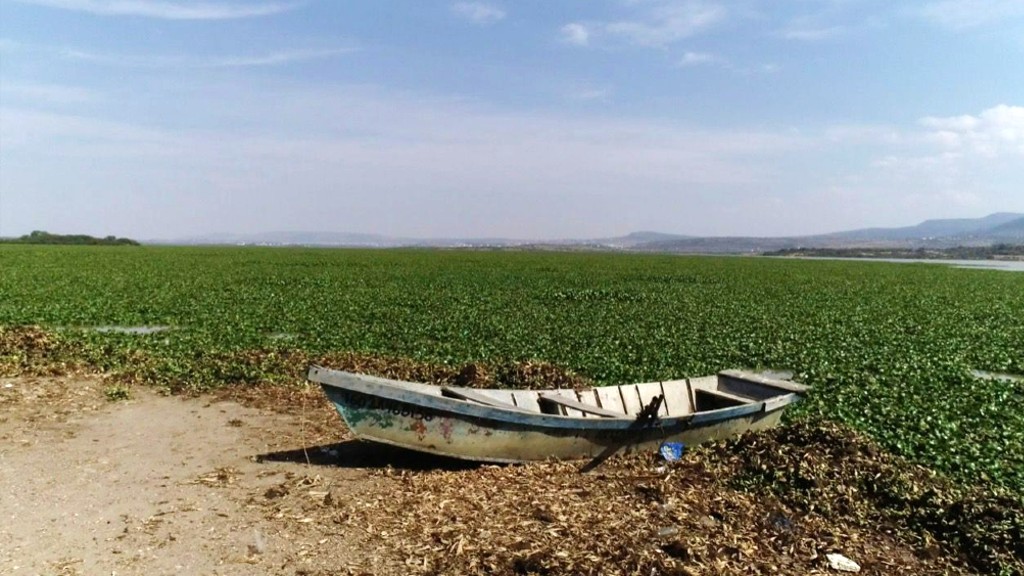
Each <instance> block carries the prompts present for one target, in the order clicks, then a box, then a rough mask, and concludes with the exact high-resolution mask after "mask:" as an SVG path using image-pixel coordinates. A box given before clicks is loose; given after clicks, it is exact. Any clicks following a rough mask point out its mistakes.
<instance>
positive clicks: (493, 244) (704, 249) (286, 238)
mask: <svg viewBox="0 0 1024 576" xmlns="http://www.w3.org/2000/svg"><path fill="white" fill-rule="evenodd" d="M151 243H154V244H191V245H196V244H234V245H240V244H241V245H261V246H339V247H340V246H351V247H375V248H397V247H425V248H426V247H431V248H517V247H518V248H532V249H551V250H625V251H639V252H673V253H720V254H727V253H737V254H738V253H760V252H769V251H775V250H785V249H795V248H934V249H941V248H949V247H954V246H990V245H993V244H998V243H1009V244H1022V243H1024V214H1018V213H1011V212H1000V213H996V214H990V215H988V216H985V217H983V218H956V219H944V220H926V221H924V222H922V223H920V224H917V225H915V226H905V227H900V228H864V229H860V230H849V231H845V232H834V233H831V234H819V235H813V236H789V237H748V236H684V235H678V234H665V233H661V232H634V233H632V234H628V235H626V236H619V237H614V238H594V239H565V240H537V241H530V240H512V239H507V238H430V239H422V238H401V237H393V236H382V235H377V234H352V233H343V232H265V233H260V234H213V235H209V236H200V237H194V238H187V239H180V240H176V241H153V242H151Z"/></svg>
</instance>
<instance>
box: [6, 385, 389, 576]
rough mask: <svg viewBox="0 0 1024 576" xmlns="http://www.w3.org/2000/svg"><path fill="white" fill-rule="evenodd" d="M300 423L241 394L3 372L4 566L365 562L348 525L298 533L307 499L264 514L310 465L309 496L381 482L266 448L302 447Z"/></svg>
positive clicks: (271, 568)
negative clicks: (10, 376)
mask: <svg viewBox="0 0 1024 576" xmlns="http://www.w3.org/2000/svg"><path fill="white" fill-rule="evenodd" d="M301 428H302V426H301V422H299V420H298V417H297V416H289V415H286V414H276V413H273V412H270V411H267V410H260V409H255V408H248V407H245V406H242V405H240V404H238V403H235V402H232V401H211V399H210V398H199V399H182V398H177V397H164V396H160V395H157V394H156V393H154V392H151V391H148V390H144V389H135V390H133V391H132V398H131V399H130V400H127V401H122V402H109V401H107V400H106V399H105V397H104V395H103V384H102V383H101V382H99V381H96V380H70V379H14V380H0V574H5V575H6V574H10V575H19V576H20V575H35V574H67V575H70V574H90V575H91V574H104V575H113V574H118V575H122V574H222V575H230V574H278V573H281V574H302V573H310V574H313V573H318V572H319V570H322V569H328V568H329V569H331V570H343V571H348V570H346V567H353V568H354V567H355V564H357V563H359V564H363V563H364V562H368V561H370V560H368V559H365V558H358V556H357V553H356V550H355V547H354V546H352V545H351V544H355V543H356V542H357V541H358V535H349V534H347V533H346V532H345V528H344V527H342V526H338V527H331V528H330V530H325V531H323V533H322V534H321V536H320V537H316V535H315V534H297V533H295V532H294V531H293V530H292V529H291V527H293V526H299V527H302V520H303V518H301V515H302V514H301V510H294V511H292V510H271V511H270V512H273V513H272V514H271V513H270V512H268V508H267V506H266V502H267V501H270V500H272V499H273V497H274V496H275V493H274V487H275V486H277V485H280V484H282V483H284V482H286V481H287V482H289V483H290V484H292V485H294V484H295V483H296V482H295V478H297V477H302V476H303V475H309V476H310V480H309V482H307V483H308V484H309V486H310V490H309V491H310V492H311V493H312V495H311V496H310V500H311V501H314V500H316V498H317V497H318V496H319V497H320V501H322V498H323V496H322V495H321V494H319V492H318V490H316V489H320V491H323V489H324V485H327V484H332V483H338V482H342V483H344V484H345V485H346V486H349V487H351V488H352V489H357V488H358V485H359V483H360V482H372V479H370V478H368V475H367V473H366V472H365V471H364V470H360V469H354V468H332V469H331V470H330V476H331V479H330V480H329V481H328V480H324V479H322V478H320V477H319V476H318V475H319V473H320V472H322V471H323V470H324V468H323V467H316V469H310V468H309V467H308V466H306V464H305V462H297V461H289V459H288V458H271V459H270V460H263V459H261V458H260V455H267V454H271V455H272V454H274V453H276V452H281V451H289V450H292V451H294V450H296V449H299V450H298V451H299V452H301V448H302V446H304V444H303V443H302V440H301V439H300V438H297V437H296V434H297V433H298V432H299V431H300V430H301ZM292 460H298V458H294V459H292ZM300 479H301V478H300ZM299 484H301V482H299ZM314 503H316V504H320V505H322V503H320V502H319V501H317V502H314ZM288 515H292V516H294V517H295V518H292V519H293V520H295V522H294V523H293V522H288V521H287V520H288V518H287V516H288ZM282 520H284V521H283V522H282ZM348 530H351V528H349V529H348ZM321 543H322V544H321ZM328 543H330V545H329V546H326V547H325V546H323V545H326V544H328ZM317 544H320V549H318V550H316V554H311V553H313V552H314V550H313V549H311V548H312V547H313V546H314V545H317ZM354 571H355V572H359V570H354Z"/></svg>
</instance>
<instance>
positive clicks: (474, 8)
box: [451, 2, 506, 26]
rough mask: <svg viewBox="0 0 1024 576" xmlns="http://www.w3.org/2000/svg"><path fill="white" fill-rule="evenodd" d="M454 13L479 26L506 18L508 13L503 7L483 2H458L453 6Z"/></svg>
mask: <svg viewBox="0 0 1024 576" xmlns="http://www.w3.org/2000/svg"><path fill="white" fill-rule="evenodd" d="M451 10H452V13H453V14H455V15H456V16H458V17H459V18H462V19H464V20H468V21H470V22H472V23H473V24H476V25H478V26H490V25H491V24H494V23H496V22H500V21H501V20H504V19H505V16H506V13H505V11H504V10H502V9H501V8H498V7H497V6H493V5H491V4H485V3H483V2H456V3H455V4H452V6H451Z"/></svg>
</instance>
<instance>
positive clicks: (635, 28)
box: [604, 2, 726, 47]
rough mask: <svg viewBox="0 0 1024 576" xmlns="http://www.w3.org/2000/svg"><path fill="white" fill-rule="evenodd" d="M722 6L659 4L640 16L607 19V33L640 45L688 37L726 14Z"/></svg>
mask: <svg viewBox="0 0 1024 576" xmlns="http://www.w3.org/2000/svg"><path fill="white" fill-rule="evenodd" d="M725 14H726V11H725V8H723V7H722V6H718V5H715V4H705V3H703V2H684V3H679V4H677V3H671V4H665V5H662V6H658V7H657V8H655V9H654V10H652V11H651V13H650V15H649V17H648V18H646V19H643V20H623V21H618V22H610V23H608V24H606V25H605V27H604V29H605V31H606V32H607V33H608V34H611V35H613V36H617V37H620V38H623V39H625V40H626V41H628V42H630V43H632V44H636V45H639V46H648V47H663V46H667V45H669V44H672V43H674V42H678V41H679V40H682V39H684V38H688V37H690V36H692V35H694V34H696V33H697V32H700V31H702V30H704V29H706V28H708V27H710V26H712V25H714V24H717V23H718V22H720V21H722V20H723V19H724V18H725Z"/></svg>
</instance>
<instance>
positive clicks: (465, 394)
mask: <svg viewBox="0 0 1024 576" xmlns="http://www.w3.org/2000/svg"><path fill="white" fill-rule="evenodd" d="M441 395H442V396H447V397H449V398H458V399H460V400H468V401H470V402H476V403H477V404H483V405H484V406H492V407H494V408H504V409H506V410H518V411H523V412H525V411H528V410H524V409H523V408H520V407H518V406H516V405H515V404H510V403H508V402H503V401H501V400H498V399H497V398H492V397H491V396H488V395H486V394H483V393H480V392H476V391H473V390H468V389H466V388H450V387H448V386H443V387H442V388H441Z"/></svg>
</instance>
